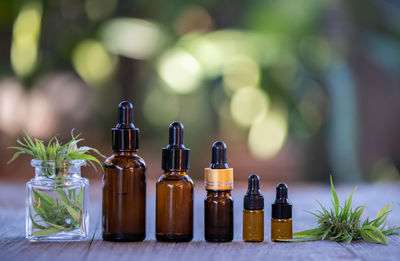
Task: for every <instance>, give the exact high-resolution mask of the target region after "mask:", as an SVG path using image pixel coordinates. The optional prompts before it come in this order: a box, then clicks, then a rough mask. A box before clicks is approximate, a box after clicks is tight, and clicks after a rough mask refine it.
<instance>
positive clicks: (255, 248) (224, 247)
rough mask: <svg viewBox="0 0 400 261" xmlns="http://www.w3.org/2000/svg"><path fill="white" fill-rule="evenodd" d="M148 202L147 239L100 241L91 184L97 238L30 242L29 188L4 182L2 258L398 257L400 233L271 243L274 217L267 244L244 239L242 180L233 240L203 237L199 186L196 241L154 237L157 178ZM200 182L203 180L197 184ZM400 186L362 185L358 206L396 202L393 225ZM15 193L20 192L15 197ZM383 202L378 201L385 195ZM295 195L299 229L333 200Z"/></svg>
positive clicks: (268, 199) (309, 190) (303, 189)
mask: <svg viewBox="0 0 400 261" xmlns="http://www.w3.org/2000/svg"><path fill="white" fill-rule="evenodd" d="M149 184H150V185H149V186H148V201H147V238H146V241H144V242H138V243H113V242H105V241H103V240H102V239H101V224H100V222H101V206H100V203H101V196H100V195H101V185H100V184H99V183H98V182H97V183H96V182H95V183H92V185H91V187H90V198H91V204H90V206H91V207H90V235H91V237H92V238H93V240H90V241H88V242H72V243H65V242H61V243H32V242H28V241H26V240H25V238H24V236H25V217H24V198H25V187H24V184H21V183H17V184H16V183H0V224H2V225H3V226H1V227H0V253H1V257H0V259H1V260H51V259H55V258H62V259H63V260H64V259H73V260H74V261H78V260H96V261H99V260H113V259H117V258H118V260H136V259H137V260H139V259H140V260H155V259H163V260H183V259H189V260H191V261H192V260H205V259H211V260H217V259H218V260H232V259H233V260H235V259H239V260H242V259H255V260H257V259H262V260H265V259H285V260H337V259H341V260H398V259H399V258H398V257H399V256H400V247H399V246H400V237H399V236H392V237H390V238H389V242H390V244H389V245H388V246H384V245H375V244H368V243H364V242H355V243H353V244H351V245H346V244H343V243H340V244H339V243H336V242H328V241H323V242H305V243H272V242H269V236H270V231H269V230H270V229H269V226H270V221H269V218H266V220H265V228H266V235H265V236H266V240H267V242H263V243H244V242H242V204H243V195H244V193H245V189H246V188H245V183H237V184H236V187H235V190H234V192H233V197H234V199H235V236H234V241H233V242H230V243H207V242H205V241H204V239H203V222H204V220H203V199H204V197H205V191H204V189H203V188H202V186H197V187H196V192H195V193H196V194H195V219H194V224H195V225H194V227H195V228H194V240H193V241H192V242H189V243H160V242H156V241H155V236H154V230H155V228H154V223H155V216H154V209H155V206H154V205H155V202H154V182H149ZM197 184H201V182H198V183H197ZM399 188H400V184H398V183H394V184H385V185H380V184H375V185H362V186H361V187H360V188H359V189H358V192H357V193H356V194H355V196H354V202H355V204H364V203H367V206H368V208H367V209H366V214H367V215H368V216H371V217H373V216H375V215H376V213H377V211H378V210H379V209H380V208H381V207H383V206H384V205H385V204H387V203H389V202H390V201H391V200H393V201H394V205H393V211H392V213H391V214H390V218H389V220H388V221H389V223H390V224H394V222H397V224H398V223H400V221H399V220H400V204H399V199H400V189H399ZM351 190H352V187H351V186H343V187H338V193H339V197H341V199H344V196H346V197H347V196H348V195H349V193H350V192H351ZM263 194H264V197H265V206H266V208H265V212H266V215H265V216H266V217H269V215H270V214H269V213H270V211H271V210H270V204H271V203H272V201H273V198H274V186H273V184H264V186H263ZM10 195H18V196H14V197H10ZM382 197H383V199H382V200H378V199H380V198H382ZM290 199H291V201H292V203H293V205H294V211H293V219H294V223H293V225H294V231H299V230H303V229H308V228H310V227H311V226H313V225H314V221H315V220H314V218H313V216H312V215H310V214H307V213H305V212H304V210H315V209H318V205H317V204H316V203H315V201H314V199H318V200H320V201H321V202H322V203H323V204H328V203H329V200H330V191H329V188H328V187H327V186H323V187H321V186H319V185H310V184H307V185H301V184H300V185H294V186H290Z"/></svg>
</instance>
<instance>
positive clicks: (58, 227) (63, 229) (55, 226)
mask: <svg viewBox="0 0 400 261" xmlns="http://www.w3.org/2000/svg"><path fill="white" fill-rule="evenodd" d="M46 223H47V224H49V225H50V226H52V227H54V228H56V229H58V230H60V231H70V229H68V228H66V227H63V226H59V225H57V224H54V223H51V222H49V221H47V222H46Z"/></svg>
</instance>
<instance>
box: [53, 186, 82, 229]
mask: <svg viewBox="0 0 400 261" xmlns="http://www.w3.org/2000/svg"><path fill="white" fill-rule="evenodd" d="M56 192H57V194H58V196H59V197H60V199H61V201H62V202H63V204H64V207H65V208H66V209H67V211H68V213H69V214H70V215H71V217H72V219H73V220H74V221H75V222H76V223H79V222H80V220H81V215H80V213H79V212H78V211H77V210H75V209H74V208H73V204H71V202H70V201H69V200H68V198H67V195H66V194H65V191H64V190H59V189H57V190H56Z"/></svg>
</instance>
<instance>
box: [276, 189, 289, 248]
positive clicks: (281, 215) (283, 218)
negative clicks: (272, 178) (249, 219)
mask: <svg viewBox="0 0 400 261" xmlns="http://www.w3.org/2000/svg"><path fill="white" fill-rule="evenodd" d="M291 238H292V205H291V204H290V203H289V200H288V187H287V185H286V184H284V183H281V184H279V185H278V186H277V187H276V199H275V203H274V204H272V219H271V241H277V239H291Z"/></svg>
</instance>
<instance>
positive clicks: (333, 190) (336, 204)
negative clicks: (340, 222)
mask: <svg viewBox="0 0 400 261" xmlns="http://www.w3.org/2000/svg"><path fill="white" fill-rule="evenodd" d="M330 179H331V190H332V196H333V199H334V204H333V206H334V208H335V214H336V215H337V214H338V213H339V198H338V196H337V194H336V191H335V188H334V187H333V181H332V176H330Z"/></svg>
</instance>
